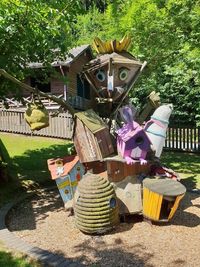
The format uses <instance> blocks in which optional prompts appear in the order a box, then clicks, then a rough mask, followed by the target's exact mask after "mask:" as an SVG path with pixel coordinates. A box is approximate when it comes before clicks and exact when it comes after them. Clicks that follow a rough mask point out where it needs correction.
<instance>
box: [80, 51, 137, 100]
mask: <svg viewBox="0 0 200 267" xmlns="http://www.w3.org/2000/svg"><path fill="white" fill-rule="evenodd" d="M141 66H142V64H141V63H140V62H139V61H136V60H135V58H134V57H133V56H131V55H130V54H129V53H127V52H123V53H120V54H119V53H115V52H113V53H112V54H105V55H101V56H98V57H97V58H96V59H94V60H91V61H90V62H89V63H88V64H87V65H86V66H85V68H84V73H85V75H86V78H87V79H88V80H89V82H90V83H91V84H92V86H93V87H94V88H95V90H96V92H97V95H98V97H100V98H110V99H112V102H116V101H119V100H120V97H121V96H122V94H123V93H124V92H125V91H126V90H128V89H129V87H130V86H131V84H132V81H133V80H134V78H135V76H136V74H137V72H138V70H139V69H140V68H141Z"/></svg>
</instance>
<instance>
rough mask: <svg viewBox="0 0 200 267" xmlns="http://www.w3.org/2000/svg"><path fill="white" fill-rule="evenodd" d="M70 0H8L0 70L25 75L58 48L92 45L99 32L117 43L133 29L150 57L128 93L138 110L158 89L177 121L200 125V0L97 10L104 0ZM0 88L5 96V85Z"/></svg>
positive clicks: (2, 9) (2, 7) (122, 1)
mask: <svg viewBox="0 0 200 267" xmlns="http://www.w3.org/2000/svg"><path fill="white" fill-rule="evenodd" d="M71 1H72V0H70V1H67V4H66V1H64V0H62V1H53V0H52V1H47V0H46V1H45V0H43V1H36V0H27V1H19V0H12V2H11V4H10V1H8V0H3V1H2V3H1V4H0V16H1V17H0V19H1V24H0V50H1V51H2V53H1V56H0V68H4V69H6V70H8V71H9V73H11V74H14V76H15V77H18V78H20V79H22V78H23V76H24V74H26V73H25V70H24V66H25V65H26V63H27V62H30V61H43V62H45V63H47V65H48V63H49V62H51V59H52V58H53V57H54V56H55V55H54V53H53V50H52V49H53V48H54V49H55V48H57V47H58V48H59V49H60V50H61V51H62V52H64V51H67V50H68V48H69V47H70V46H71V47H72V46H74V45H75V44H84V43H92V41H93V39H94V37H95V36H98V37H100V38H102V39H104V40H109V39H110V40H112V39H114V38H117V39H121V38H122V36H123V35H124V34H125V33H129V34H130V35H131V37H132V40H133V43H132V46H131V48H130V52H131V53H132V54H134V55H135V56H136V57H137V58H139V59H141V61H144V60H147V62H148V65H147V68H146V72H145V73H144V74H143V76H142V77H143V78H142V79H140V82H139V83H138V84H137V85H136V87H135V89H134V90H133V91H132V92H131V93H130V97H131V99H132V101H133V103H135V104H136V105H137V106H139V107H140V105H142V104H143V99H145V96H147V95H148V94H149V92H150V91H152V90H156V91H159V92H160V94H161V99H162V101H163V102H169V103H173V104H174V120H173V121H174V122H175V123H177V122H181V123H186V122H187V123H188V122H190V123H193V124H195V123H197V124H199V125H200V72H199V69H200V47H199V42H200V34H199V29H200V20H199V15H200V5H199V1H198V0H169V1H165V0H135V1H131V0H113V1H111V0H110V1H109V0H107V1H105V7H106V8H105V10H104V12H102V10H101V9H99V7H98V5H99V4H100V5H101V4H102V3H103V2H104V1H98V0H97V1H73V5H70V3H71ZM86 2H87V10H86V11H85V6H84V4H85V3H86ZM68 3H69V4H68ZM91 3H93V4H91ZM90 4H91V6H90ZM52 21H53V23H52ZM44 29H46V30H44ZM33 40H34V41H33ZM4 80H5V79H4ZM4 85H5V83H4ZM0 88H1V93H0V95H1V94H4V93H5V90H6V89H7V88H8V85H7V84H6V86H4V87H2V85H1V87H0ZM2 91H3V93H2Z"/></svg>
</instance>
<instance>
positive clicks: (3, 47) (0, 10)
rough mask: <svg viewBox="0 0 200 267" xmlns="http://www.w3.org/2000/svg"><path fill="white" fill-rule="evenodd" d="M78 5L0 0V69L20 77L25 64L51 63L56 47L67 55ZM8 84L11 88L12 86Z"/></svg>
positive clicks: (79, 8)
mask: <svg viewBox="0 0 200 267" xmlns="http://www.w3.org/2000/svg"><path fill="white" fill-rule="evenodd" d="M81 8H82V3H81V1H78V0H76V1H74V0H73V1H72V0H69V1H64V0H63V1H58V0H55V1H53V0H50V1H47V0H41V1H37V0H26V1H22V0H11V1H10V0H2V1H1V3H0V68H3V69H5V70H7V71H8V72H9V73H11V74H13V75H14V76H16V77H17V78H19V79H23V78H24V75H25V74H26V73H25V70H24V67H25V66H27V63H29V62H43V63H44V64H48V63H50V62H52V60H53V59H54V58H55V49H59V51H60V52H61V55H62V54H64V53H65V54H66V52H67V51H68V49H69V48H70V47H73V40H74V39H73V35H72V31H73V29H72V25H73V23H72V22H73V21H74V20H75V17H76V14H77V13H78V12H80V11H81ZM3 81H4V79H1V80H0V82H1V90H0V96H2V95H3V94H4V91H5V90H6V89H7V88H8V87H9V85H10V84H8V83H3V84H2V82H3ZM10 87H12V89H13V85H11V86H10ZM16 96H17V97H18V94H17V92H16Z"/></svg>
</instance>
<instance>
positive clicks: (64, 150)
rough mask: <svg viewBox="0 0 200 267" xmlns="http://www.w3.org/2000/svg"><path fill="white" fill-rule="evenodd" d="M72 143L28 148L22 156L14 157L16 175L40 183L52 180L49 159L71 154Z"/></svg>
mask: <svg viewBox="0 0 200 267" xmlns="http://www.w3.org/2000/svg"><path fill="white" fill-rule="evenodd" d="M71 147H72V144H71V143H69V144H63V145H52V146H50V147H48V148H42V149H36V150H27V151H26V152H25V153H24V154H22V155H21V156H15V157H13V162H12V166H13V170H14V172H15V175H17V176H18V178H19V179H20V180H21V181H22V180H32V181H34V182H36V183H39V184H48V183H49V182H50V172H49V170H48V167H47V160H48V159H50V158H57V157H63V156H66V155H68V154H69V151H70V149H71Z"/></svg>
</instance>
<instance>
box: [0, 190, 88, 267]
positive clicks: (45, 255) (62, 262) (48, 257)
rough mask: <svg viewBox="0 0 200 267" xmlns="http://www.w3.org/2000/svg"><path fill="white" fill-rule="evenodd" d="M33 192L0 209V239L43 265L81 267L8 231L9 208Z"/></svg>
mask: <svg viewBox="0 0 200 267" xmlns="http://www.w3.org/2000/svg"><path fill="white" fill-rule="evenodd" d="M50 189H52V188H48V189H46V190H50ZM44 191H45V190H44ZM34 194H35V193H34V192H33V193H31V194H29V195H28V196H27V195H26V196H22V197H20V198H18V199H17V200H16V201H12V202H10V203H8V204H6V205H5V206H3V207H2V208H1V209H0V241H2V242H3V243H4V244H5V245H6V246H7V247H8V248H10V249H13V250H16V251H19V252H21V253H23V254H27V255H28V256H29V257H31V258H34V259H36V260H38V261H39V262H41V263H42V264H43V265H44V266H45V267H46V266H51V267H55V266H59V267H81V266H84V265H83V264H81V263H79V262H75V261H73V260H71V259H66V258H65V257H63V256H62V255H59V254H55V253H52V252H49V251H47V250H43V249H41V248H38V247H34V246H32V245H30V244H28V243H27V242H25V241H24V240H22V239H20V238H19V237H17V236H16V235H15V234H13V233H12V232H10V231H9V230H8V228H7V227H6V224H5V219H6V215H7V214H8V212H9V210H10V209H11V208H12V207H14V206H15V205H16V204H18V203H20V202H21V201H23V200H25V199H26V198H28V197H30V196H32V195H34Z"/></svg>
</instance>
